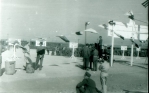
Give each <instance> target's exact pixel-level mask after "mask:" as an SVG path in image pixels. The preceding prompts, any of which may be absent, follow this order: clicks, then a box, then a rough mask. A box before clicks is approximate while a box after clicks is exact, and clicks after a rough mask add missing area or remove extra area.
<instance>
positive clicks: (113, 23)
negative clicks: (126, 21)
mask: <svg viewBox="0 0 149 93" xmlns="http://www.w3.org/2000/svg"><path fill="white" fill-rule="evenodd" d="M109 24H110V25H111V26H112V44H111V45H112V46H111V60H110V63H111V67H112V65H113V47H114V29H113V26H114V25H115V22H113V20H111V21H109Z"/></svg>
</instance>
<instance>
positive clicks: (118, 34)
mask: <svg viewBox="0 0 149 93" xmlns="http://www.w3.org/2000/svg"><path fill="white" fill-rule="evenodd" d="M114 33H115V32H114ZM115 34H116V35H117V36H118V37H120V38H121V39H123V40H124V37H123V36H121V35H120V34H117V33H115Z"/></svg>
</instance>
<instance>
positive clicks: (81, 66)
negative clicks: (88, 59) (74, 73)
mask: <svg viewBox="0 0 149 93" xmlns="http://www.w3.org/2000/svg"><path fill="white" fill-rule="evenodd" d="M75 66H76V67H79V68H80V69H83V65H80V64H78V65H75Z"/></svg>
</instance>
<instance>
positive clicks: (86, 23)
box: [85, 22, 90, 45]
mask: <svg viewBox="0 0 149 93" xmlns="http://www.w3.org/2000/svg"><path fill="white" fill-rule="evenodd" d="M89 24H90V22H85V30H86V29H87V25H89ZM86 36H87V33H86V31H85V45H86Z"/></svg>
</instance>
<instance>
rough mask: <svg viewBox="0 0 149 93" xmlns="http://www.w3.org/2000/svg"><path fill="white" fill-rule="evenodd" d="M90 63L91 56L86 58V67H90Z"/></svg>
mask: <svg viewBox="0 0 149 93" xmlns="http://www.w3.org/2000/svg"><path fill="white" fill-rule="evenodd" d="M88 64H89V58H86V69H89V66H88Z"/></svg>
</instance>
